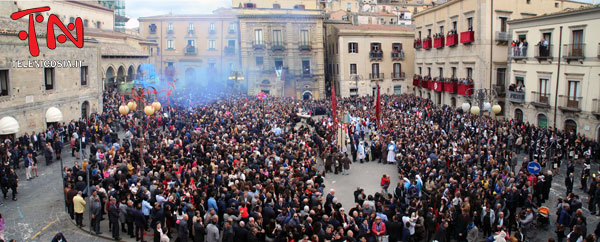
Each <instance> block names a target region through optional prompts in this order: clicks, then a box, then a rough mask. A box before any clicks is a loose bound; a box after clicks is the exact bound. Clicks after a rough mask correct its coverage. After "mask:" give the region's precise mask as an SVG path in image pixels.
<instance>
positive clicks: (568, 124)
mask: <svg viewBox="0 0 600 242" xmlns="http://www.w3.org/2000/svg"><path fill="white" fill-rule="evenodd" d="M571 132H572V133H573V134H577V123H576V122H575V121H573V120H571V119H567V121H565V133H566V134H570V133H571Z"/></svg>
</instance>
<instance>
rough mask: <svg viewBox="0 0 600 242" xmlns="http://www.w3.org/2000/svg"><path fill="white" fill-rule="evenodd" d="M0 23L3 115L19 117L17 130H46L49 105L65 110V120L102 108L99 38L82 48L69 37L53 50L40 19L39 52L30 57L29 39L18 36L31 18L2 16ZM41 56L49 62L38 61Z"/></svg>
mask: <svg viewBox="0 0 600 242" xmlns="http://www.w3.org/2000/svg"><path fill="white" fill-rule="evenodd" d="M0 26H2V27H0V43H2V44H0V53H2V55H1V56H0V84H1V87H0V90H1V91H0V118H4V117H12V118H14V119H15V120H16V121H17V122H18V124H19V126H20V129H19V132H18V133H16V135H21V134H24V133H25V132H29V133H30V132H32V131H36V132H37V131H42V130H45V129H46V127H47V125H48V123H47V121H48V120H47V117H48V116H47V115H49V113H48V110H50V109H51V108H56V109H58V110H59V111H60V113H62V117H63V118H62V121H63V122H69V121H70V120H77V119H79V118H81V117H82V116H87V115H89V114H90V113H93V112H98V111H101V108H102V82H101V81H100V80H101V79H100V78H101V75H100V73H99V72H98V70H99V63H100V54H99V51H98V47H97V45H96V44H95V43H93V42H88V41H86V42H84V47H83V48H81V49H80V48H77V47H76V46H74V45H73V44H72V43H70V42H67V43H64V44H59V46H58V47H57V48H56V49H54V50H50V49H48V48H47V47H46V38H45V26H43V25H37V27H38V28H36V33H38V36H39V37H38V38H37V40H38V44H39V46H40V55H39V56H38V57H32V56H31V55H29V49H28V45H27V42H26V41H23V40H20V39H19V37H18V36H17V33H18V32H19V31H21V30H25V29H27V22H25V21H15V20H11V19H9V18H0ZM42 60H46V61H48V62H38V61H42ZM29 61H32V62H31V63H30V62H29ZM66 61H70V64H71V65H70V66H67V65H69V64H68V63H67V62H66ZM58 62H61V63H63V64H64V65H63V66H62V67H61V66H59V65H57V63H58ZM38 65H39V66H38ZM54 114H55V113H53V114H52V115H54ZM1 132H2V130H0V133H1Z"/></svg>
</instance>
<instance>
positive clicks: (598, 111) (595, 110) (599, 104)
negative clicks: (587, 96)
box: [592, 98, 600, 116]
mask: <svg viewBox="0 0 600 242" xmlns="http://www.w3.org/2000/svg"><path fill="white" fill-rule="evenodd" d="M592 114H594V115H597V116H600V99H598V98H594V99H593V100H592Z"/></svg>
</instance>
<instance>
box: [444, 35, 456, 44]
mask: <svg viewBox="0 0 600 242" xmlns="http://www.w3.org/2000/svg"><path fill="white" fill-rule="evenodd" d="M456 45H458V34H450V35H448V36H447V37H446V46H456Z"/></svg>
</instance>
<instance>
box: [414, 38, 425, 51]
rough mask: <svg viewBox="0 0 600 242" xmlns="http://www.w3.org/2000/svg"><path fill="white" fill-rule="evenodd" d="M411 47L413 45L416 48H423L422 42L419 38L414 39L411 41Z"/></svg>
mask: <svg viewBox="0 0 600 242" xmlns="http://www.w3.org/2000/svg"><path fill="white" fill-rule="evenodd" d="M413 47H415V49H417V50H418V49H421V48H423V42H422V41H421V39H416V40H415V41H414V42H413Z"/></svg>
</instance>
